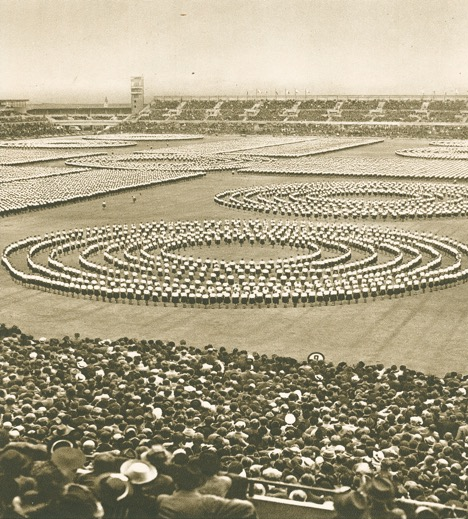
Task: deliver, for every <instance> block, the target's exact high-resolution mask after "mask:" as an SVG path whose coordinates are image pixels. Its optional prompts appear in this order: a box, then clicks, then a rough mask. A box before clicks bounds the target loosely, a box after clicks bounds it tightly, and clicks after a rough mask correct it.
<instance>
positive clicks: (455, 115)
mask: <svg viewBox="0 0 468 519" xmlns="http://www.w3.org/2000/svg"><path fill="white" fill-rule="evenodd" d="M181 102H182V100H181ZM176 103H177V101H174V100H168V101H163V100H157V102H154V103H153V104H152V110H151V113H150V114H149V117H148V118H149V119H150V120H164V119H165V118H166V117H167V114H168V113H169V110H170V109H174V108H175V106H174V104H176ZM215 103H216V100H196V99H195V100H189V101H186V102H185V104H184V106H183V108H182V110H181V112H180V113H179V114H177V115H176V116H175V118H176V119H177V120H179V121H203V120H205V119H206V111H207V109H209V108H213V106H214V104H215ZM257 104H260V106H259V109H258V111H257V113H254V114H251V115H248V117H247V114H246V110H248V109H252V108H253V107H254V106H257ZM294 105H297V112H296V113H295V114H293V120H294V119H295V118H298V119H299V120H302V121H311V122H314V121H324V120H325V121H336V120H342V121H349V122H353V121H354V122H365V121H370V120H379V121H392V122H413V123H414V122H420V121H421V120H425V121H432V122H440V123H449V122H450V123H455V122H459V121H460V120H461V119H463V113H464V111H466V110H467V105H466V101H462V100H445V101H424V100H423V99H420V100H416V99H399V100H397V99H381V100H379V99H374V100H363V99H342V100H340V99H339V98H337V99H328V100H321V99H304V98H302V97H301V96H296V97H294V98H291V99H287V100H282V99H280V100H278V99H277V98H271V99H265V98H262V97H261V96H259V97H258V98H257V97H255V96H254V97H252V99H251V100H248V99H247V100H246V99H243V100H226V101H222V102H221V106H220V108H219V110H218V112H217V114H216V115H214V116H213V117H214V118H215V119H218V120H220V121H233V122H236V121H239V120H240V119H244V120H247V119H248V120H254V121H286V120H290V119H289V118H288V114H287V113H286V112H285V109H287V108H291V107H292V106H294ZM378 107H379V110H376V109H377V108H378Z"/></svg>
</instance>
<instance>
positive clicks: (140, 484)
mask: <svg viewBox="0 0 468 519" xmlns="http://www.w3.org/2000/svg"><path fill="white" fill-rule="evenodd" d="M120 473H121V474H122V475H123V476H125V477H126V478H127V479H128V480H129V482H130V483H131V485H132V487H133V495H132V496H131V497H129V499H128V517H129V518H130V517H131V518H132V519H153V518H154V517H155V516H156V514H157V503H156V498H155V497H153V496H152V495H151V493H146V492H145V486H146V485H148V484H150V483H151V482H152V481H154V480H155V479H156V477H157V475H158V471H157V470H156V468H155V467H154V466H153V465H151V463H148V462H147V461H144V460H140V459H131V460H127V461H125V462H124V463H123V464H122V466H121V467H120Z"/></svg>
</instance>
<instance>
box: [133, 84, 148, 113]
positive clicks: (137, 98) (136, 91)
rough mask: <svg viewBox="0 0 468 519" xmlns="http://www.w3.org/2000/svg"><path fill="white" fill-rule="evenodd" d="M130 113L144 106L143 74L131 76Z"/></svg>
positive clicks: (136, 111)
mask: <svg viewBox="0 0 468 519" xmlns="http://www.w3.org/2000/svg"><path fill="white" fill-rule="evenodd" d="M131 102H132V114H137V113H139V112H140V111H141V110H142V109H143V108H144V106H145V88H144V81H143V76H137V77H132V78H131Z"/></svg>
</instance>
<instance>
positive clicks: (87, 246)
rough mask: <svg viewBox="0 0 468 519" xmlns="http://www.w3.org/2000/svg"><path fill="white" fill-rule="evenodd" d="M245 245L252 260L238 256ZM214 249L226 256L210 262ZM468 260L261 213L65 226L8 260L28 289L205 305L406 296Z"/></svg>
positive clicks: (356, 229) (437, 242) (396, 235)
mask: <svg viewBox="0 0 468 519" xmlns="http://www.w3.org/2000/svg"><path fill="white" fill-rule="evenodd" d="M240 248H243V251H244V255H243V257H244V258H245V259H241V260H237V261H233V260H230V259H229V256H231V257H233V254H232V252H233V251H236V252H239V249H240ZM208 249H209V253H210V256H211V257H216V256H217V257H218V258H224V259H208V258H206V257H205V259H202V257H200V256H204V255H205V254H204V253H205V252H206V251H207V250H208ZM262 249H263V250H264V252H265V254H264V256H265V257H264V258H263V259H260V260H259V259H257V260H253V259H249V258H252V256H253V255H254V254H253V252H255V256H258V255H259V254H260V256H262ZM273 249H274V250H273ZM272 251H273V254H274V255H275V251H278V253H277V254H276V256H279V255H280V253H281V254H282V255H283V257H281V258H276V259H275V258H271V257H270V259H268V257H269V256H271V253H272ZM285 252H286V253H287V254H286V257H284V256H285ZM25 256H26V261H25ZM467 259H468V246H466V245H464V244H462V243H459V242H457V241H455V240H452V239H449V238H442V237H437V236H434V235H432V234H425V233H417V232H406V231H403V230H397V229H391V228H384V227H379V226H364V225H363V226H356V225H354V224H351V223H343V224H327V223H321V224H315V225H314V224H311V223H307V222H294V221H279V220H278V221H271V220H258V219H257V220H226V221H219V220H210V221H189V222H180V221H178V222H164V221H160V222H149V223H141V224H139V225H112V226H111V225H107V226H105V227H93V228H86V229H73V230H70V231H68V232H66V231H57V232H55V233H51V234H46V235H45V236H40V237H39V236H34V237H28V238H25V239H23V240H21V241H18V242H15V243H12V244H11V245H9V246H8V247H7V248H6V249H5V250H4V252H3V256H2V263H3V265H4V266H5V267H6V268H7V270H8V271H9V273H10V274H11V276H12V277H13V278H14V279H15V280H17V281H18V282H20V283H23V284H25V285H26V286H29V287H32V288H40V289H43V290H48V291H54V292H57V293H60V294H63V295H67V296H71V297H84V298H90V299H92V298H95V299H98V300H102V301H107V302H113V303H116V302H122V303H131V304H135V303H136V304H142V305H144V304H146V305H153V304H154V305H158V304H163V305H175V306H190V307H201V308H203V307H205V308H206V307H237V306H241V307H254V306H255V307H256V306H278V305H284V306H288V305H293V306H297V305H303V306H316V305H328V304H332V305H335V304H337V303H338V304H343V302H348V303H351V302H352V301H354V302H356V303H357V302H358V301H360V300H362V301H367V299H368V298H373V299H376V298H379V297H381V298H383V297H402V296H403V295H405V294H406V295H411V294H414V293H420V292H425V291H427V290H428V289H430V290H432V289H435V288H439V287H440V288H442V287H443V288H446V287H449V286H451V285H454V284H456V283H459V282H465V281H466V279H467V277H468V269H467V264H468V261H467ZM25 264H27V265H28V271H26V272H25V271H23V270H21V269H20V268H19V267H18V266H19V265H21V266H22V265H25Z"/></svg>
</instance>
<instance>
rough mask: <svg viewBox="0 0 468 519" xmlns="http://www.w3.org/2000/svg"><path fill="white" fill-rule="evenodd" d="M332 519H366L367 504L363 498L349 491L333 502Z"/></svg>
mask: <svg viewBox="0 0 468 519" xmlns="http://www.w3.org/2000/svg"><path fill="white" fill-rule="evenodd" d="M333 504H334V508H335V515H334V519H367V512H368V504H367V500H366V498H365V496H364V495H363V494H361V493H360V492H357V491H355V490H351V491H350V492H347V493H346V494H339V495H337V496H336V497H335V499H334V501H333Z"/></svg>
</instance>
